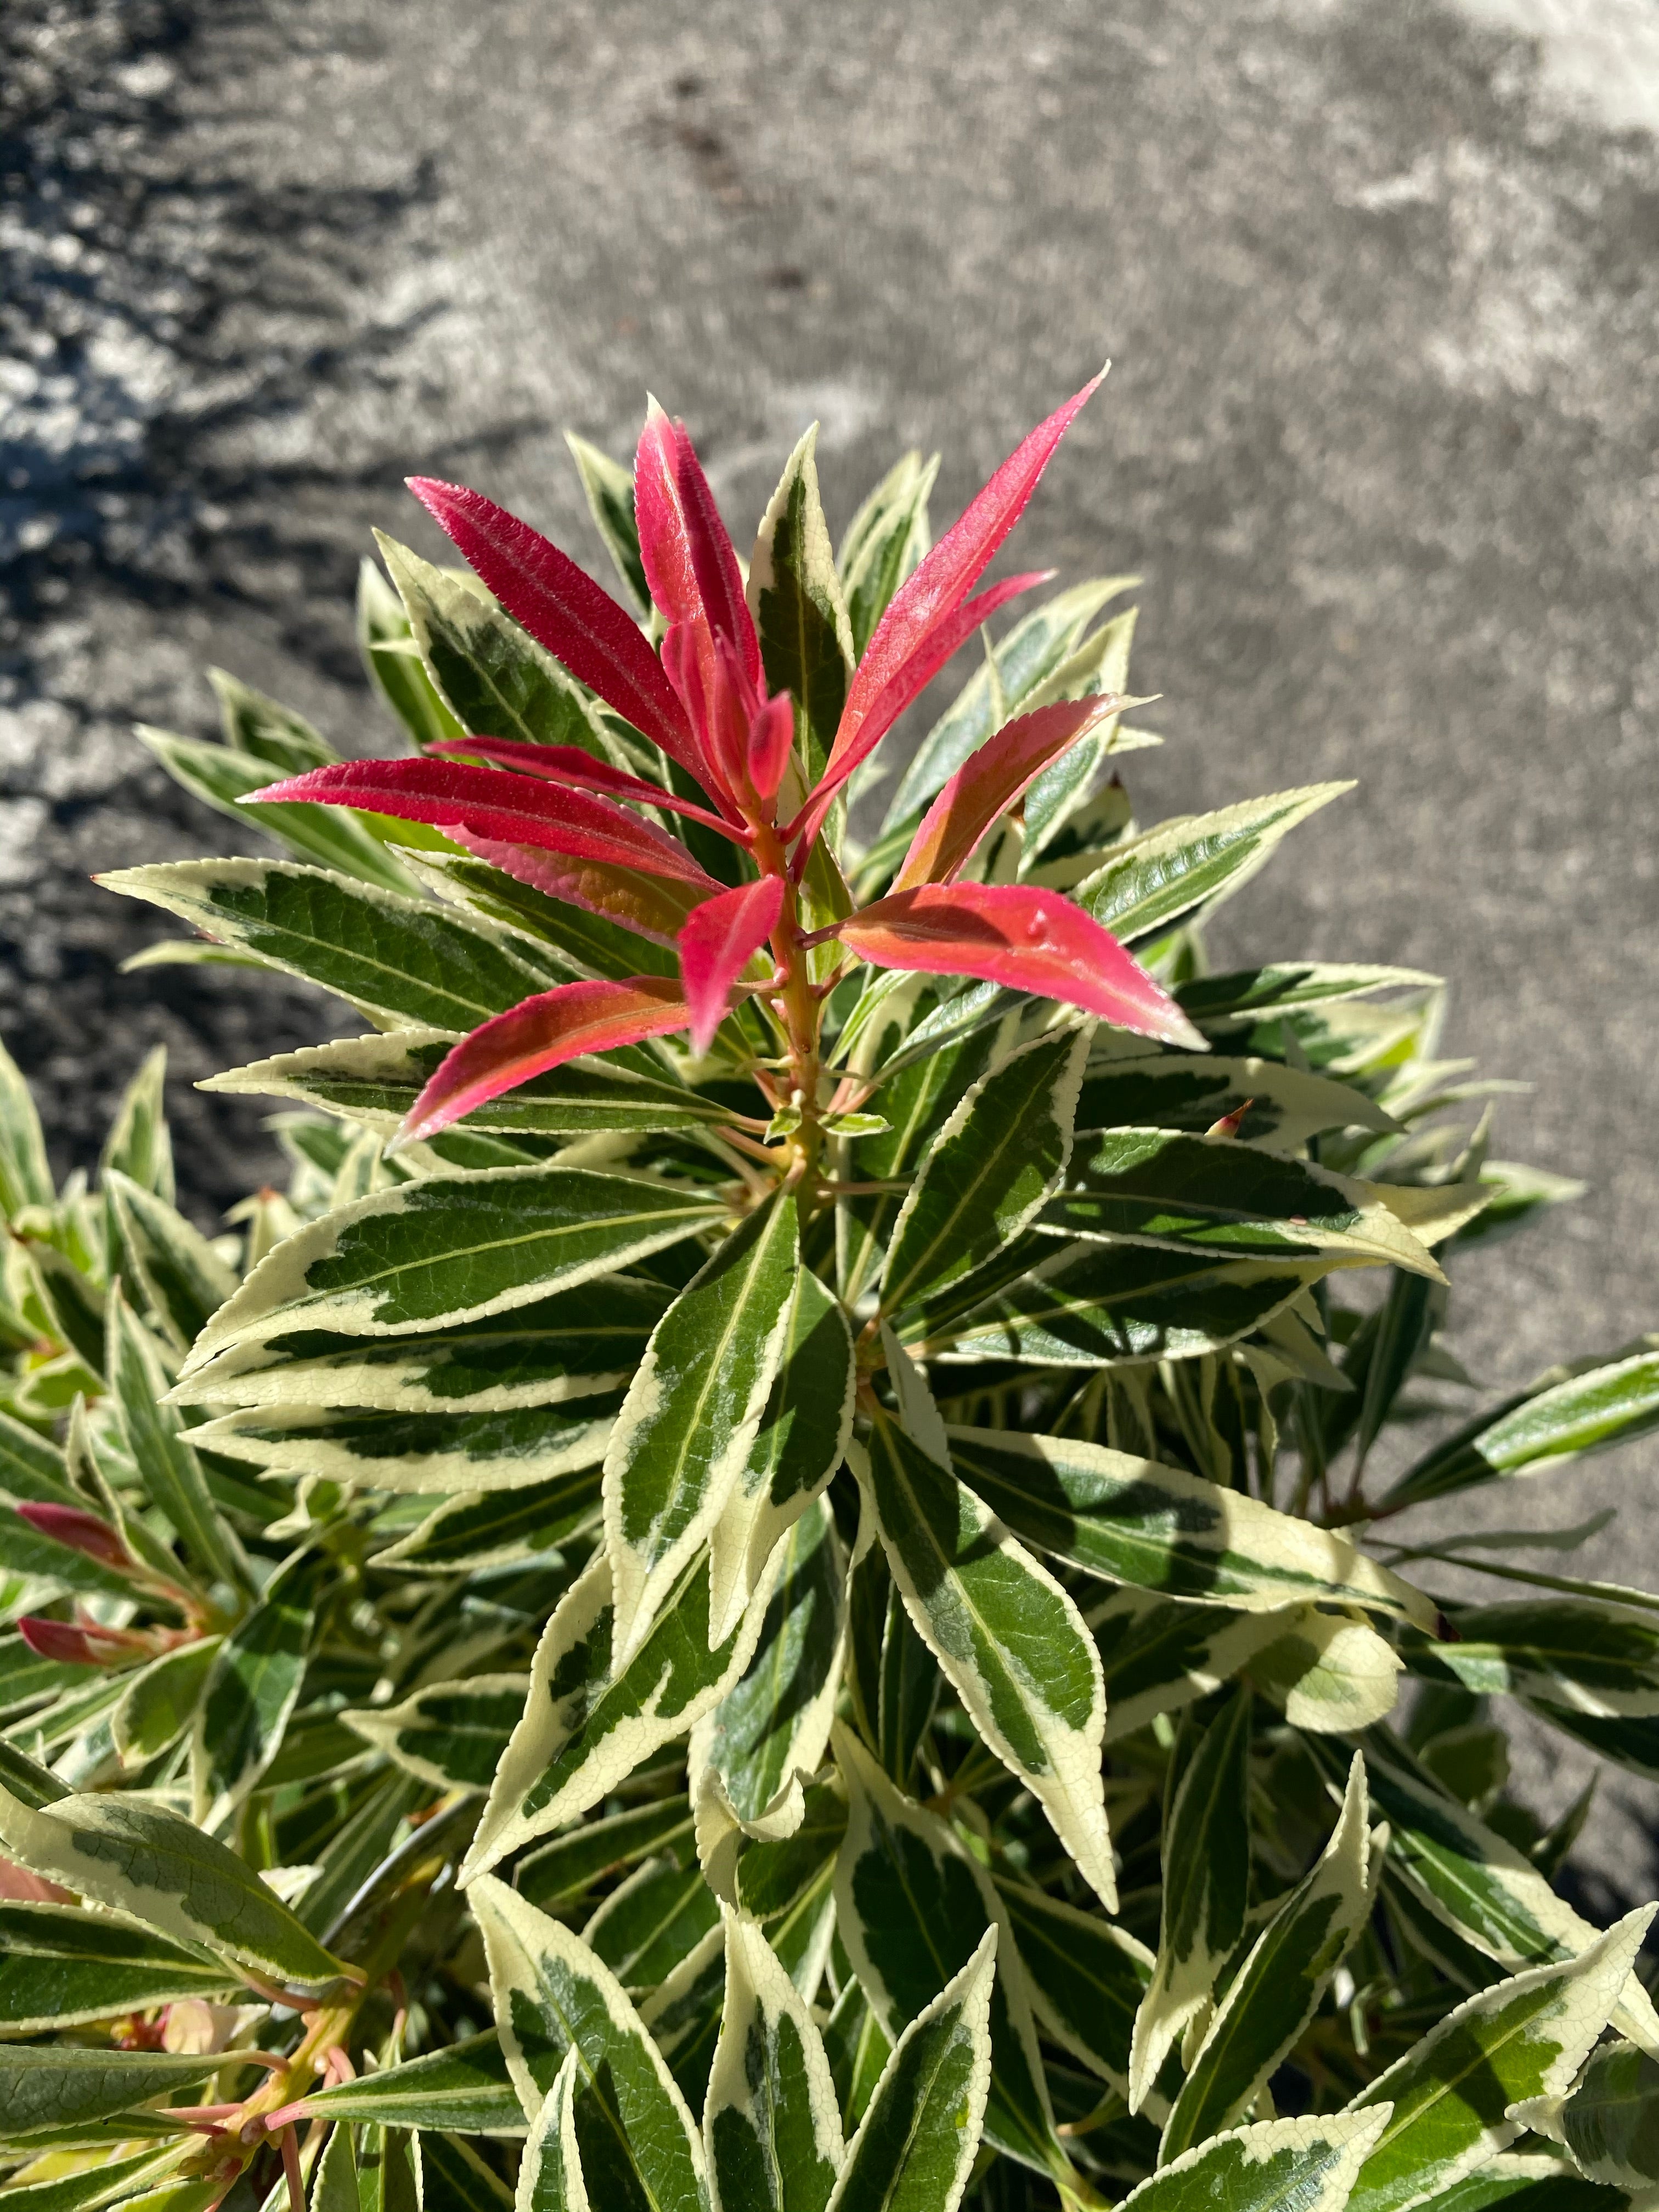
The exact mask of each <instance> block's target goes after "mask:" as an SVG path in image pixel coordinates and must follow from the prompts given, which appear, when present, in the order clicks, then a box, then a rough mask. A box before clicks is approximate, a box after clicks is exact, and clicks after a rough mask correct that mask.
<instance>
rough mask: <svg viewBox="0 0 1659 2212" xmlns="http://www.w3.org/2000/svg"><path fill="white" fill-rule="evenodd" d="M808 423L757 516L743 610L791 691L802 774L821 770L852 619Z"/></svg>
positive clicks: (771, 670)
mask: <svg viewBox="0 0 1659 2212" xmlns="http://www.w3.org/2000/svg"><path fill="white" fill-rule="evenodd" d="M816 447H817V423H814V424H813V425H812V427H811V429H809V430H808V431H807V433H806V435H805V436H804V437H803V438H802V440H801V441H800V443H799V445H798V446H797V447H795V450H794V452H793V453H791V455H790V456H789V459H788V461H787V464H786V465H785V468H784V471H783V476H782V479H781V482H780V483H779V485H778V488H777V489H776V490H775V492H774V493H773V495H772V496H771V499H770V500H769V502H768V504H767V508H766V512H765V513H764V514H763V515H762V517H761V521H760V529H759V531H758V532H757V536H756V538H755V550H754V553H753V556H751V558H750V563H749V586H748V599H749V610H750V613H751V614H752V615H753V616H754V618H755V628H756V629H757V632H758V634H759V636H760V646H761V658H762V660H763V664H764V665H765V669H766V680H767V683H768V684H769V686H770V688H771V689H772V690H774V691H788V692H792V693H793V696H794V700H795V708H796V730H795V737H796V744H797V745H798V747H799V757H800V758H801V760H802V762H803V763H804V764H805V771H806V775H807V777H808V779H809V780H811V781H816V779H817V777H818V776H819V775H822V774H823V764H824V762H825V761H826V760H827V759H828V757H829V747H830V744H832V743H833V741H834V738H835V734H836V724H837V723H838V722H839V721H840V720H841V710H842V706H843V705H844V703H845V702H846V698H847V684H848V678H849V677H850V675H851V673H852V670H853V659H854V653H853V626H852V623H851V621H850V619H849V618H848V611H847V603H846V601H845V599H843V597H842V587H841V580H840V579H839V577H838V576H837V575H836V562H835V556H834V554H833V552H832V551H831V550H830V544H829V527H828V526H827V525H826V523H825V521H824V519H823V504H822V502H821V501H820V500H819V497H818V472H817V461H816V459H815V448H816Z"/></svg>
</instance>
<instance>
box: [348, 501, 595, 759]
mask: <svg viewBox="0 0 1659 2212" xmlns="http://www.w3.org/2000/svg"><path fill="white" fill-rule="evenodd" d="M374 539H375V543H376V544H377V545H378V546H379V547H380V558H381V559H382V560H383V561H384V562H386V574H388V575H389V576H390V577H391V579H392V582H393V583H394V584H395V585H396V586H397V588H398V596H399V598H400V599H402V600H403V603H404V607H405V609H406V610H407V611H408V614H409V623H410V635H411V637H412V638H413V639H414V641H415V643H416V647H418V648H419V650H420V654H421V658H422V661H424V663H425V664H426V668H427V671H428V674H429V675H430V676H431V678H432V680H433V682H434V684H435V685H436V686H437V689H438V690H439V692H440V694H441V696H442V698H443V700H444V702H445V704H446V705H447V707H449V708H450V709H451V710H452V712H453V714H454V715H455V716H456V719H457V720H459V723H460V726H461V727H462V729H463V730H465V731H466V732H469V734H471V735H472V736H475V737H488V738H520V739H524V740H526V741H528V742H529V743H530V744H545V745H580V747H581V749H582V750H583V751H584V752H589V753H592V754H594V755H595V756H597V757H598V758H599V759H600V760H609V759H610V758H611V746H610V744H609V743H608V741H607V738H606V735H605V725H604V723H603V721H602V720H600V717H599V710H598V708H596V707H595V705H594V703H593V702H592V699H591V698H589V696H587V694H586V692H585V691H584V690H582V687H581V685H580V684H578V683H577V681H576V679H575V678H574V677H573V676H570V675H568V674H567V673H566V671H565V670H564V669H563V668H562V667H561V666H560V665H559V663H558V662H557V661H556V660H555V659H554V658H553V656H552V654H551V653H549V652H548V651H547V649H546V647H544V646H540V645H538V644H537V642H536V641H535V639H534V638H532V637H531V636H530V635H528V633H527V632H526V631H525V630H522V629H520V627H519V625H518V624H517V623H515V622H513V620H512V619H511V618H510V617H508V616H507V614H506V613H505V612H504V611H502V609H501V607H499V606H498V605H496V603H495V600H494V599H492V598H491V597H490V595H489V592H487V591H486V590H485V589H484V586H483V585H482V584H481V583H479V581H478V580H477V577H476V576H471V575H467V574H459V573H457V572H455V571H453V570H450V569H447V568H434V567H433V566H432V564H431V563H430V562H428V561H422V559H421V557H420V556H419V555H418V554H416V553H411V552H410V550H409V549H408V547H407V546H405V545H399V544H398V541H397V539H396V538H388V537H387V536H386V533H385V532H384V531H380V530H377V531H376V532H375V533H374Z"/></svg>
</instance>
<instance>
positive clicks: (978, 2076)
mask: <svg viewBox="0 0 1659 2212" xmlns="http://www.w3.org/2000/svg"><path fill="white" fill-rule="evenodd" d="M995 1978H996V1939H995V1937H994V1936H993V1934H992V1932H991V1930H990V1929H987V1930H986V1932H985V1936H984V1937H983V1940H982V1941H981V1943H980V1946H979V1948H978V1949H977V1950H976V1951H975V1953H974V1955H973V1957H972V1958H971V1959H969V1961H968V1963H967V1965H966V1966H964V1967H963V1969H962V1971H961V1972H960V1973H959V1974H957V1976H956V1977H955V1978H954V1979H953V1980H951V1982H949V1983H948V1984H946V1985H945V1988H944V1989H942V1990H940V1991H939V1995H938V1996H936V1997H935V1998H934V1999H933V2002H932V2003H931V2004H930V2005H929V2006H928V2007H927V2009H926V2011H924V2012H922V2013H920V2014H918V2015H917V2016H916V2018H915V2020H913V2021H911V2022H910V2024H909V2026H908V2027H907V2028H906V2029H905V2031H904V2033H903V2034H902V2036H900V2038H899V2039H898V2042H897V2044H896V2045H895V2046H894V2050H893V2055H892V2057H890V2059H889V2060H888V2062H887V2063H886V2065H885V2066H884V2068H883V2069H882V2075H881V2079H880V2080H879V2081H878V2082H877V2084H876V2088H875V2093H874V2095H873V2096H872V2098H871V2100H870V2108H869V2110H868V2112H866V2114H865V2116H864V2119H863V2121H862V2123H861V2124H860V2128H859V2131H858V2133H857V2134H856V2135H855V2136H854V2138H853V2141H852V2143H851V2145H850V2147H849V2148H848V2153H847V2163H846V2165H845V2166H842V2170H841V2175H840V2178H839V2179H838V2180H837V2181H836V2187H835V2193H834V2194H833V2195H832V2196H831V2197H830V2199H829V2212H956V2207H957V2204H958V2203H960V2202H961V2199H962V2192H963V2188H964V2186H965V2185H966V2183H967V2179H968V2176H969V2172H971V2171H972V2169H973V2164H974V2159H975V2154H976V2152H977V2151H978V2148H979V2136H980V2129H981V2124H982V2123H983V2118H984V2114H985V2103H986V2094H987V2090H988V2088H989V2087H990V2073H991V2026H990V2011H991V1992H992V1984H993V1982H994V1979H995Z"/></svg>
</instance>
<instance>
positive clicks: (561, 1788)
mask: <svg viewBox="0 0 1659 2212" xmlns="http://www.w3.org/2000/svg"><path fill="white" fill-rule="evenodd" d="M764 1612H765V1606H764V1593H762V1594H761V1595H758V1596H757V1598H756V1600H755V1602H754V1603H753V1604H752V1605H751V1606H750V1608H749V1611H748V1613H746V1614H745V1616H744V1619H743V1620H741V1621H740V1622H739V1623H738V1626H737V1627H736V1628H734V1629H733V1630H732V1633H731V1635H730V1636H729V1637H728V1638H726V1641H725V1642H724V1643H723V1644H720V1646H719V1647H718V1648H717V1649H715V1650H710V1648H709V1642H708V1559H707V1556H706V1555H702V1556H700V1557H698V1558H696V1559H693V1560H692V1561H691V1562H690V1564H689V1565H687V1566H686V1567H684V1569H683V1570H682V1571H681V1574H680V1578H679V1581H678V1583H677V1584H676V1586H675V1588H674V1589H672V1590H671V1591H670V1593H669V1595H668V1596H667V1597H666V1599H665V1601H664V1602H663V1604H662V1605H661V1606H660V1607H659V1609H658V1612H657V1615H656V1618H655V1620H654V1621H653V1624H652V1626H651V1628H650V1630H649V1631H648V1632H647V1635H646V1637H645V1639H644V1641H643V1642H642V1643H641V1644H640V1645H639V1647H638V1649H637V1650H635V1653H634V1655H633V1656H632V1657H631V1658H630V1659H629V1661H628V1662H627V1664H626V1665H625V1666H623V1667H621V1668H618V1669H617V1670H616V1671H615V1672H614V1673H613V1671H612V1668H611V1640H612V1639H611V1627H612V1610H611V1563H610V1560H609V1559H607V1557H606V1556H605V1553H603V1552H601V1553H599V1555H598V1557H597V1558H596V1559H594V1560H593V1561H592V1565H590V1566H589V1567H588V1568H587V1569H586V1572H585V1573H584V1574H583V1575H582V1576H581V1577H580V1580H579V1581H578V1582H576V1583H574V1584H573V1586H572V1587H571V1588H570V1589H568V1591H567V1592H566V1593H565V1595H564V1596H563V1597H562V1599H561V1600H560V1601H559V1604H558V1607H557V1610H556V1612H555V1613H554V1614H553V1617H552V1619H551V1620H550V1621H549V1622H548V1624H547V1627H546V1630H545V1632H544V1634H543V1637H542V1640H541V1642H540V1644H538V1646H537V1650H536V1657H535V1662H534V1664H533V1666H532V1669H531V1677H530V1694H529V1698H528V1699H527V1701H526V1705H525V1713H524V1718H523V1719H522V1720H521V1721H520V1723H519V1725H518V1727H517V1728H516V1729H514V1731H513V1737H512V1741H510V1742H509V1743H508V1745H507V1750H506V1752H505V1753H504V1754H503V1756H502V1759H501V1765H500V1767H499V1768H498V1769H497V1771H496V1775H495V1783H494V1785H493V1787H492V1788H491V1790H490V1793H489V1803H488V1804H487V1805H486V1806H485V1808H484V1814H483V1820H481V1821H480V1822H479V1825H478V1832H477V1837H476V1838H475V1839H474V1842H473V1845H472V1850H471V1855H470V1857H469V1858H468V1861H467V1864H466V1867H465V1875H466V1878H467V1879H468V1880H469V1881H470V1880H471V1878H472V1876H473V1875H475V1874H477V1873H481V1872H483V1869H486V1868H488V1867H492V1866H494V1865H495V1863H496V1861H497V1860H498V1859H501V1858H502V1857H505V1856H506V1854H507V1852H508V1851H512V1850H518V1849H519V1848H520V1846H521V1845H523V1844H527V1843H530V1842H532V1841H533V1840H534V1838H536V1837H538V1836H544V1835H545V1834H546V1833H547V1832H548V1831H549V1830H550V1829H551V1828H558V1827H562V1826H564V1824H565V1823H566V1822H567V1821H568V1820H574V1819H575V1818H576V1816H577V1815H578V1814H581V1813H586V1812H587V1811H589V1810H590V1809H591V1808H592V1807H593V1806H595V1805H597V1804H598V1803H599V1802H600V1800H601V1799H602V1798H604V1797H605V1796H608V1795H609V1794H610V1792H611V1790H613V1789H614V1788H615V1787H616V1785H617V1783H619V1782H620V1781H621V1780H622V1779H623V1777H624V1776H626V1775H629V1774H631V1773H632V1772H633V1771H634V1769H635V1767H636V1766H637V1765H639V1764H640V1763H641V1760H642V1759H648V1758H649V1757H650V1755H651V1754H652V1753H653V1752H654V1751H658V1750H659V1749H660V1748H661V1747H662V1746H663V1745H664V1744H667V1743H672V1742H673V1741H675V1740H676V1739H677V1738H678V1737H680V1736H683V1735H686V1734H687V1733H688V1732H689V1731H690V1729H691V1727H692V1726H693V1724H694V1723H696V1722H697V1721H699V1720H701V1719H702V1716H703V1714H704V1713H706V1712H708V1711H709V1710H710V1708H711V1707H712V1706H714V1705H718V1704H719V1703H720V1699H722V1698H723V1697H724V1696H725V1694H726V1692H727V1691H728V1690H729V1689H730V1688H731V1686H732V1684H733V1683H734V1682H735V1681H737V1680H738V1679H739V1677H740V1676H741V1675H742V1674H743V1671H744V1668H745V1667H747V1665H748V1664H749V1661H750V1657H751V1656H752V1655H753V1652H754V1649H755V1645H756V1643H757V1640H758V1638H759V1636H760V1632H761V1626H762V1621H763V1618H764Z"/></svg>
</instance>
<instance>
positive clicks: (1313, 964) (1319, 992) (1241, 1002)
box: [1175, 960, 1443, 1030]
mask: <svg viewBox="0 0 1659 2212" xmlns="http://www.w3.org/2000/svg"><path fill="white" fill-rule="evenodd" d="M1408 987H1416V988H1419V989H1422V990H1437V989H1440V988H1441V987H1443V986H1442V979H1441V978H1440V977H1439V976H1438V975H1425V974H1424V973H1423V971H1422V970H1421V969H1418V968H1375V967H1363V966H1358V965H1355V964H1354V963H1350V962H1343V963H1338V964H1333V963H1329V962H1326V961H1318V960H1297V961H1274V962H1271V963H1268V964H1267V966H1266V967H1262V968H1235V969H1231V970H1229V971H1228V972H1227V973H1226V974H1225V975H1197V976H1194V978H1193V979H1192V980H1191V981H1189V982H1185V983H1182V984H1179V985H1177V987H1176V993H1175V996H1176V1000H1177V1001H1178V1002H1179V1004H1180V1006H1181V1011H1182V1013H1184V1014H1185V1015H1186V1016H1187V1017H1188V1019H1189V1020H1191V1021H1194V1022H1196V1023H1197V1024H1198V1025H1199V1027H1200V1029H1218V1030H1225V1028H1227V1027H1228V1026H1229V1025H1230V1024H1234V1023H1238V1022H1248V1023H1250V1024H1255V1023H1256V1022H1259V1021H1261V1020H1264V1019H1266V1018H1267V1017H1268V1016H1270V1015H1273V1014H1282V1013H1285V1012H1289V1011H1290V1009H1291V1007H1294V1006H1329V1005H1330V1004H1331V1003H1332V1001H1333V1000H1339V999H1352V998H1364V997H1368V996H1369V995H1370V993H1371V992H1373V991H1397V990H1403V989H1406V988H1408Z"/></svg>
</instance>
